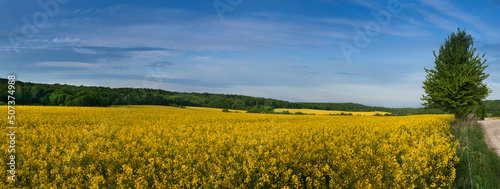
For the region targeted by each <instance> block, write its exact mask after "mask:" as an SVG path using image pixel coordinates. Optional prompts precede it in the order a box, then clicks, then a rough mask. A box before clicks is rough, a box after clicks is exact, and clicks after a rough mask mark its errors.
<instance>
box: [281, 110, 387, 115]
mask: <svg viewBox="0 0 500 189" xmlns="http://www.w3.org/2000/svg"><path fill="white" fill-rule="evenodd" d="M283 111H288V112H290V113H292V114H293V113H295V112H302V113H306V114H315V115H331V114H341V113H344V114H349V113H351V114H352V115H355V116H372V115H375V114H377V113H378V114H381V115H385V114H390V113H389V112H382V111H371V112H350V111H338V110H315V109H291V108H276V109H274V112H283Z"/></svg>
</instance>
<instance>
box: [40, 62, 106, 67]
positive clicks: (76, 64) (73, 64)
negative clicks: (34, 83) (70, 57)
mask: <svg viewBox="0 0 500 189" xmlns="http://www.w3.org/2000/svg"><path fill="white" fill-rule="evenodd" d="M34 65H35V66H40V67H67V68H96V67H100V66H99V65H96V64H91V63H85V62H37V63H34Z"/></svg>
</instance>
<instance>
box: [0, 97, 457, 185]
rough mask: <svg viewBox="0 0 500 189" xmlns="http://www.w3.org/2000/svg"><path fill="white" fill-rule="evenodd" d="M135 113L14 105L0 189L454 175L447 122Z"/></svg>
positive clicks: (346, 181)
mask: <svg viewBox="0 0 500 189" xmlns="http://www.w3.org/2000/svg"><path fill="white" fill-rule="evenodd" d="M136 107H140V108H128V107H109V108H95V107H36V106H17V107H16V110H17V112H16V115H17V118H16V121H17V126H18V127H19V128H18V130H17V131H16V135H17V136H16V137H17V138H16V181H15V182H14V183H12V182H11V181H8V180H7V179H6V177H7V169H8V168H7V166H5V165H7V163H8V157H9V155H10V154H9V153H8V152H7V149H8V145H9V144H8V142H9V141H8V139H7V137H4V139H3V140H2V142H1V149H0V157H1V160H2V164H3V165H4V166H0V167H1V168H0V171H1V172H2V173H3V175H4V178H3V179H1V181H0V188H51V187H53V188H328V187H331V188H435V187H442V188H448V187H449V186H450V184H451V183H452V181H453V180H454V178H455V168H454V165H455V164H456V162H457V161H458V157H457V156H456V154H455V147H456V145H457V143H456V142H452V138H453V136H451V134H450V130H449V129H450V124H449V121H450V120H451V119H453V116H451V115H420V116H404V117H394V116H389V117H382V116H380V117H379V116H323V115H317V116H296V115H275V114H248V113H223V112H209V111H196V110H189V109H184V108H174V107H162V106H136ZM6 110H7V108H6V107H5V106H3V107H2V108H1V110H0V114H3V115H5V116H0V121H1V123H2V129H1V130H0V132H2V133H4V134H5V133H7V130H6V127H7V125H8V124H7V116H6V115H7V111H6ZM4 134H3V135H4ZM4 136H5V135H4Z"/></svg>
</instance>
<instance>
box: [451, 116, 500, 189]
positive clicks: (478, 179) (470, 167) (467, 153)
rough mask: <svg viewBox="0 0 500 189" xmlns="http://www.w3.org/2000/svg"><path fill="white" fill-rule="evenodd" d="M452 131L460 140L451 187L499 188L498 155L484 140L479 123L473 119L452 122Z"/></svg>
mask: <svg viewBox="0 0 500 189" xmlns="http://www.w3.org/2000/svg"><path fill="white" fill-rule="evenodd" d="M452 133H453V135H454V136H455V137H456V138H455V139H457V140H459V141H460V145H459V146H458V147H457V155H458V157H460V161H459V162H458V164H457V165H456V170H457V172H456V173H457V178H456V179H455V183H454V186H453V188H494V189H500V157H499V156H498V155H497V154H496V153H495V152H494V151H493V150H491V149H490V148H489V147H488V145H487V144H486V142H485V141H484V134H483V130H482V128H481V125H479V123H477V122H476V121H474V120H467V121H461V122H460V123H459V124H456V123H455V124H453V128H452Z"/></svg>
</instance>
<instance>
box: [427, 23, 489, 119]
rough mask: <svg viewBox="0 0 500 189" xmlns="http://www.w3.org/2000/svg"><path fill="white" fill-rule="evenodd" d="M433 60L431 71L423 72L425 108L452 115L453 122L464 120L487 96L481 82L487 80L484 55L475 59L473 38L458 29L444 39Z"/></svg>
mask: <svg viewBox="0 0 500 189" xmlns="http://www.w3.org/2000/svg"><path fill="white" fill-rule="evenodd" d="M433 52H434V57H435V64H436V65H435V66H434V69H425V68H424V69H425V72H427V76H426V79H425V81H424V83H423V84H424V85H423V87H422V88H423V89H424V90H425V93H426V94H427V95H422V98H421V99H422V100H423V101H424V103H422V105H423V106H424V107H426V108H437V109H442V110H444V111H449V112H452V113H453V114H455V117H456V118H464V117H465V116H467V115H468V114H469V113H471V112H473V111H474V110H473V109H474V107H478V106H480V105H482V104H481V101H482V100H483V99H484V98H486V97H487V96H488V94H489V93H491V90H490V89H488V87H487V86H486V84H484V83H483V81H484V80H485V79H486V78H488V76H489V74H485V73H484V70H485V69H486V68H487V67H488V66H487V65H485V63H486V59H484V60H481V58H484V56H485V54H483V56H482V57H479V54H475V53H476V48H475V47H474V38H473V37H472V36H471V35H470V34H467V33H466V32H465V30H463V31H460V28H458V31H457V33H455V32H453V33H451V35H449V36H448V38H447V39H446V41H445V42H444V44H442V45H441V47H440V48H439V55H436V52H435V51H433Z"/></svg>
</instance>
